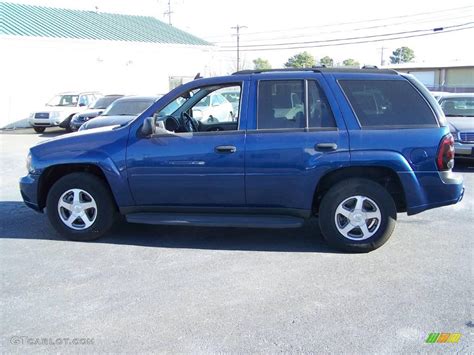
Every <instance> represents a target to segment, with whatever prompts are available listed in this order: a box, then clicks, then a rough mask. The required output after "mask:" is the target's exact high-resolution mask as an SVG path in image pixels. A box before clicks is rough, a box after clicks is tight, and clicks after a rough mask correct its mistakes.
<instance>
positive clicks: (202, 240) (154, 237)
mask: <svg viewBox="0 0 474 355" xmlns="http://www.w3.org/2000/svg"><path fill="white" fill-rule="evenodd" d="M0 216H2V217H1V219H2V222H1V225H0V239H5V238H9V239H38V240H64V239H63V238H62V237H61V236H60V235H59V234H57V233H56V232H55V231H54V229H53V228H52V227H51V226H50V224H49V222H48V220H47V217H46V215H45V214H39V213H36V212H35V211H33V210H31V209H30V208H28V207H26V206H25V205H24V204H23V203H22V202H16V201H0ZM71 243H73V242H71ZM93 243H100V244H117V245H134V246H142V247H156V248H180V249H211V250H241V251H264V252H311V253H337V254H340V253H342V252H339V251H337V250H335V249H333V248H331V247H330V246H328V245H327V244H326V242H325V241H324V240H323V238H322V236H321V232H320V230H319V227H318V226H317V221H316V220H311V221H309V222H308V223H307V224H306V225H304V226H303V227H302V228H298V229H253V228H209V227H190V226H152V225H140V224H131V223H126V222H124V221H119V222H117V224H116V225H115V226H114V227H113V228H112V230H111V231H110V232H109V233H108V234H106V235H105V236H103V237H102V238H100V239H99V240H97V241H95V242H93Z"/></svg>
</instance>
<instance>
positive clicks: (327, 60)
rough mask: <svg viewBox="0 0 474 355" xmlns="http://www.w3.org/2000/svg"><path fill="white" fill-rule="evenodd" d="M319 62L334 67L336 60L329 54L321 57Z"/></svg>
mask: <svg viewBox="0 0 474 355" xmlns="http://www.w3.org/2000/svg"><path fill="white" fill-rule="evenodd" d="M319 63H320V64H321V65H325V66H326V67H332V66H333V65H334V60H333V59H332V58H331V57H329V56H325V57H322V58H321V60H320V61H319Z"/></svg>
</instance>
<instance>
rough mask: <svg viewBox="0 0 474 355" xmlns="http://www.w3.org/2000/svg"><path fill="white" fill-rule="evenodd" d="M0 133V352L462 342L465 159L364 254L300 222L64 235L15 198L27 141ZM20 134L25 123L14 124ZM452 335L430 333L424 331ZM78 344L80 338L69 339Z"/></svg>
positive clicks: (393, 348)
mask: <svg viewBox="0 0 474 355" xmlns="http://www.w3.org/2000/svg"><path fill="white" fill-rule="evenodd" d="M16 133H17V134H12V133H1V134H0V149H1V155H0V169H1V174H0V179H1V180H0V274H1V296H0V315H1V318H0V334H1V336H0V351H1V352H14V353H27V352H28V353H29V352H63V353H71V352H113V353H118V352H128V353H143V352H150V353H151V352H153V353H157V352H167V353H176V352H181V353H182V352H184V353H190V352H193V353H216V352H233V353H250V352H260V353H262V352H263V353H276V352H291V353H295V352H304V353H307V352H312V353H321V352H326V353H327V352H330V353H394V352H398V353H413V352H430V353H431V352H458V353H472V351H473V350H472V340H473V338H472V337H473V333H474V328H473V323H472V321H473V319H472V313H471V310H472V309H471V307H472V285H473V267H474V264H473V248H472V246H473V243H472V222H473V216H474V213H473V212H474V198H473V194H474V174H473V172H474V169H472V168H469V167H467V166H464V167H461V168H458V171H459V172H460V173H461V174H463V176H464V179H465V185H466V194H465V197H464V200H463V201H462V202H461V203H459V204H457V205H454V206H448V207H443V208H438V209H434V210H431V211H426V212H424V213H421V214H419V215H416V216H411V217H407V216H406V215H404V214H399V216H398V224H397V226H396V229H395V232H394V234H393V235H392V237H391V239H390V240H389V242H387V243H386V244H385V245H384V246H383V247H382V248H380V249H378V250H376V251H374V252H371V253H369V254H344V253H339V252H337V251H336V250H334V249H331V248H330V247H328V246H327V245H326V243H325V242H324V241H323V240H322V239H321V236H320V233H319V232H318V231H317V230H315V229H314V226H313V223H310V224H308V225H307V226H305V227H304V228H301V229H297V230H293V229H292V230H266V229H264V230H258V229H236V228H213V229H211V228H193V227H159V226H141V225H133V224H126V223H124V222H121V223H119V224H117V225H116V226H115V227H114V229H113V231H112V232H111V233H110V234H109V235H107V236H106V237H104V238H102V239H100V240H99V241H97V242H92V243H81V242H71V241H66V240H63V239H61V237H60V236H58V235H57V234H56V233H55V232H54V230H53V229H52V227H51V226H50V225H49V223H48V221H47V218H46V216H45V215H44V214H38V213H35V212H34V211H32V210H30V209H28V208H27V207H26V206H24V205H23V203H22V202H21V197H20V194H19V191H18V178H19V177H20V176H22V175H24V174H25V173H26V169H25V157H26V153H27V150H28V147H29V146H31V145H33V144H35V143H36V142H39V141H41V140H44V139H47V138H49V137H52V136H55V135H57V134H60V132H58V131H53V132H48V131H46V132H45V133H44V134H39V135H38V134H35V133H33V132H32V131H29V130H27V131H20V132H16ZM18 133H22V134H18ZM434 332H436V333H461V338H460V341H459V343H455V344H447V343H445V344H427V343H425V340H426V338H427V337H428V334H429V333H434ZM76 343H79V344H76Z"/></svg>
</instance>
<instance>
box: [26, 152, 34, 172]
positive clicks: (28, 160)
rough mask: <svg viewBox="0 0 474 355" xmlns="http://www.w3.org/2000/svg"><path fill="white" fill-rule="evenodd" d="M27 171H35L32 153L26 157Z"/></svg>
mask: <svg viewBox="0 0 474 355" xmlns="http://www.w3.org/2000/svg"><path fill="white" fill-rule="evenodd" d="M26 170H28V173H32V172H33V171H34V169H33V166H32V163H31V152H30V153H28V155H27V156H26Z"/></svg>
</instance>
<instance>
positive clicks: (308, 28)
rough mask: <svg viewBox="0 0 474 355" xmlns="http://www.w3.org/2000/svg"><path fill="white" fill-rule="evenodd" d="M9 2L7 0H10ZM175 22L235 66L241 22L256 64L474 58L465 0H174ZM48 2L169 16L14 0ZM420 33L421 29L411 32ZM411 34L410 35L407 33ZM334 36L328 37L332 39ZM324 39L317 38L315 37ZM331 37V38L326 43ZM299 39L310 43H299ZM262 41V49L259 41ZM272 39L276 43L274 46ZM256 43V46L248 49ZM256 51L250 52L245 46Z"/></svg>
mask: <svg viewBox="0 0 474 355" xmlns="http://www.w3.org/2000/svg"><path fill="white" fill-rule="evenodd" d="M6 1H8V0H6ZM170 1H171V10H172V12H173V13H172V14H171V22H172V25H173V26H175V27H178V28H180V29H183V30H185V31H187V32H190V33H192V34H194V35H196V36H198V37H201V38H203V39H205V40H208V41H210V42H213V43H215V44H216V45H217V49H216V50H217V51H219V53H220V55H221V56H222V57H224V58H226V60H228V61H229V63H234V64H235V61H236V60H235V58H236V50H235V45H236V37H235V36H234V35H233V34H235V29H232V27H235V26H237V25H240V26H246V27H245V28H242V29H241V36H240V44H241V46H242V47H241V49H242V52H241V58H243V59H242V62H243V63H242V64H244V65H246V66H249V67H251V65H252V60H253V59H255V58H258V57H261V58H264V59H267V60H269V61H270V63H271V64H272V66H273V67H281V66H282V65H283V64H284V63H285V62H286V61H287V59H288V58H289V57H291V56H293V55H294V54H296V53H299V52H302V51H308V52H309V53H311V54H312V55H313V56H314V57H315V58H316V59H320V58H322V57H324V56H326V55H327V56H330V57H331V58H333V59H334V62H335V63H338V62H342V61H343V60H344V59H347V58H353V59H355V60H357V61H359V62H360V63H361V64H367V65H380V63H381V60H382V58H381V54H382V53H381V48H382V47H383V48H384V49H383V52H384V53H383V54H384V55H383V60H384V61H385V62H388V61H389V56H390V54H391V53H392V51H393V50H394V49H396V48H398V47H400V46H408V47H410V48H412V49H413V50H414V51H415V61H416V62H418V63H434V64H436V63H438V64H442V63H446V62H453V61H461V62H467V63H470V64H474V51H473V50H472V47H473V46H472V38H474V29H473V28H471V29H467V30H463V31H453V32H447V31H451V30H456V29H459V28H463V27H459V26H461V25H464V27H467V26H473V22H474V6H473V3H472V1H467V0H452V1H445V0H443V1H440V0H430V1H428V0H418V1H414V0H397V1H381V0H378V1H369V0H358V1H351V2H346V1H324V2H322V1H315V0H312V1H311V0H292V1H269V0H239V1H235V0H234V1H228V0H220V1H219V0H170ZM10 2H18V3H27V4H35V5H43V6H54V7H63V8H74V9H85V10H94V9H95V7H98V9H99V11H103V12H116V13H124V14H134V15H146V16H154V17H156V18H158V19H160V20H162V21H164V22H168V17H167V16H165V15H164V12H165V11H166V10H167V8H168V0H133V1H130V0H81V1H71V0H21V1H16V0H10ZM439 27H443V28H444V30H443V31H439V32H437V33H438V34H436V35H429V36H422V37H413V38H405V39H396V40H390V41H389V40H386V39H384V41H380V42H373V43H365V44H364V43H360V44H351V45H347V44H346V45H340V46H324V47H312V48H289V49H284V50H282V49H279V50H262V49H263V48H265V49H274V48H275V46H274V45H275V44H279V43H283V44H284V45H282V46H281V47H279V48H282V47H283V48H284V47H299V46H313V45H315V44H317V45H322V44H324V45H327V44H335V43H344V42H347V41H342V42H340V41H339V42H338V41H334V40H340V39H346V38H357V39H355V40H352V41H363V40H367V39H368V38H367V36H371V37H369V38H370V39H379V38H380V37H373V36H376V35H380V34H393V33H398V35H392V37H397V36H406V35H414V34H416V35H417V34H425V33H433V31H432V30H433V29H434V28H439ZM413 31H417V32H413ZM407 32H408V33H407ZM328 40H329V42H328ZM316 41H320V42H319V43H314V42H316ZM321 41H326V42H321ZM298 42H309V43H306V44H300V45H295V43H298ZM262 45H264V47H261V46H262ZM271 45H273V46H271ZM249 46H254V47H249ZM249 49H252V51H247V50H249Z"/></svg>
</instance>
